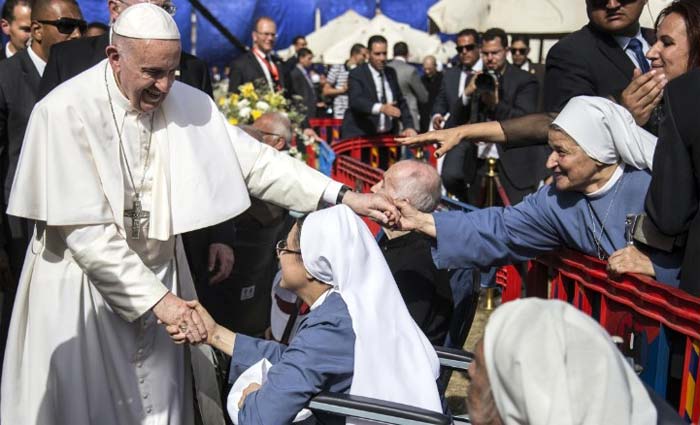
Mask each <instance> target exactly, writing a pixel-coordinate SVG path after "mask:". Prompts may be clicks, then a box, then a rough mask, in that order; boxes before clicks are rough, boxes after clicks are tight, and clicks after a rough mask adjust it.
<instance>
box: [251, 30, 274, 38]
mask: <svg viewBox="0 0 700 425" xmlns="http://www.w3.org/2000/svg"><path fill="white" fill-rule="evenodd" d="M255 32H257V33H258V34H260V35H262V36H263V37H272V38H275V37H277V33H276V32H260V31H255Z"/></svg>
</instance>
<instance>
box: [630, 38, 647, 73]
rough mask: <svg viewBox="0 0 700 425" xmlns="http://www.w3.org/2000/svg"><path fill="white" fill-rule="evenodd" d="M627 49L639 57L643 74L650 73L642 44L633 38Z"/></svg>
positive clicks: (638, 60)
mask: <svg viewBox="0 0 700 425" xmlns="http://www.w3.org/2000/svg"><path fill="white" fill-rule="evenodd" d="M627 48H628V49H630V50H632V52H633V53H634V55H635V56H636V57H637V62H639V69H641V70H642V72H643V73H645V74H646V73H647V72H649V69H650V68H649V62H647V58H645V57H644V52H643V51H642V42H641V41H639V40H638V39H636V38H633V39H631V40H630V42H629V43H628V44H627Z"/></svg>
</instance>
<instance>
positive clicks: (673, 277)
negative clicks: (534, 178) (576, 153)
mask: <svg viewBox="0 0 700 425" xmlns="http://www.w3.org/2000/svg"><path fill="white" fill-rule="evenodd" d="M650 181H651V175H650V174H649V172H648V171H647V170H637V169H635V168H633V167H625V171H624V173H623V175H622V177H621V178H620V179H619V180H618V181H617V182H616V183H615V185H613V187H612V188H611V189H610V190H609V191H608V192H607V193H606V194H604V195H602V196H600V197H595V198H587V197H586V196H585V195H584V194H583V193H580V192H573V191H565V192H562V191H559V190H557V189H556V188H555V187H554V186H544V187H542V188H540V190H538V191H537V192H535V193H533V194H532V195H529V196H527V197H525V199H523V201H522V202H521V203H519V204H517V205H515V206H512V207H506V208H486V209H483V210H479V211H475V212H471V213H464V212H457V211H453V212H440V213H435V214H434V215H433V216H434V218H435V227H436V230H437V247H436V248H434V249H433V260H434V261H435V264H436V265H437V266H438V268H460V267H468V266H476V267H480V268H482V269H483V268H488V267H490V266H500V265H505V264H511V263H517V262H522V261H526V260H529V259H531V258H534V257H536V256H538V255H540V254H543V253H546V252H548V251H551V250H554V249H557V248H560V247H566V248H571V249H574V250H577V251H580V252H583V253H585V254H588V255H591V256H594V257H595V256H597V255H598V249H597V244H596V240H598V243H599V244H600V245H601V248H602V249H603V251H604V252H605V253H606V254H607V255H608V256H609V255H610V254H612V253H613V252H615V251H617V250H619V249H622V248H625V246H626V240H625V218H626V216H627V214H640V213H643V212H644V199H645V197H646V193H647V189H648V187H649V182H650ZM618 186H619V187H618ZM589 206H590V209H589ZM591 209H592V210H593V211H591ZM596 215H597V217H598V218H599V219H596V218H595V216H596ZM600 221H604V222H605V232H604V233H602V235H601V223H600ZM594 229H595V236H594V234H593V231H594ZM641 249H642V250H643V251H644V252H645V253H646V254H647V255H648V256H649V258H650V259H651V261H652V263H653V264H654V271H655V272H656V280H658V281H659V282H663V283H667V284H669V285H671V286H674V287H677V286H678V273H679V270H680V264H681V257H680V255H678V254H677V253H671V254H669V253H665V252H662V251H658V250H654V249H651V248H648V249H647V248H641Z"/></svg>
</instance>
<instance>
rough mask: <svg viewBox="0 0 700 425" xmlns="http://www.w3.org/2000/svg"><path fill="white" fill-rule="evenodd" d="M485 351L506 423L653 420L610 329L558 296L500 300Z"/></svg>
mask: <svg viewBox="0 0 700 425" xmlns="http://www.w3.org/2000/svg"><path fill="white" fill-rule="evenodd" d="M484 359H485V362H486V370H487V373H488V377H489V381H490V382H491V391H492V392H493V396H494V401H495V402H496V407H497V409H498V413H499V414H500V416H501V419H503V423H504V424H506V425H507V424H529V425H555V424H556V425H600V424H615V425H655V424H656V417H657V413H656V408H655V407H654V405H653V404H652V401H651V399H650V398H649V394H648V393H647V391H646V389H645V388H644V385H643V384H642V382H641V381H640V380H639V378H638V377H637V375H636V374H635V373H634V371H633V370H632V367H631V366H630V365H629V364H628V363H627V361H626V360H625V359H624V358H623V357H622V354H621V353H620V351H619V350H618V349H617V347H615V345H614V344H613V342H612V339H611V338H610V335H608V333H607V332H606V331H605V329H603V328H602V327H601V326H600V325H599V324H598V323H596V322H595V321H594V320H593V319H591V318H590V317H588V316H587V315H586V314H584V313H582V312H580V311H578V310H576V309H575V308H574V307H572V306H571V305H569V304H567V303H564V302H562V301H558V300H542V299H536V298H527V299H523V300H518V301H512V302H509V303H506V304H503V305H502V306H501V307H499V308H497V309H496V311H494V313H493V314H492V315H491V317H490V318H489V322H488V323H487V325H486V329H485V331H484Z"/></svg>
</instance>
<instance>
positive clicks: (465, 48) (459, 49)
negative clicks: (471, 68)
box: [455, 43, 476, 53]
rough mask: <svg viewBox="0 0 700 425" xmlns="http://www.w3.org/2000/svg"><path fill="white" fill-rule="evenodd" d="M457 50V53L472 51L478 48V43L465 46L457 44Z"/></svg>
mask: <svg viewBox="0 0 700 425" xmlns="http://www.w3.org/2000/svg"><path fill="white" fill-rule="evenodd" d="M455 49H456V50H457V53H462V52H465V51H466V52H471V51H472V50H474V49H476V44H473V43H472V44H465V45H463V46H457V47H455Z"/></svg>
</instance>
